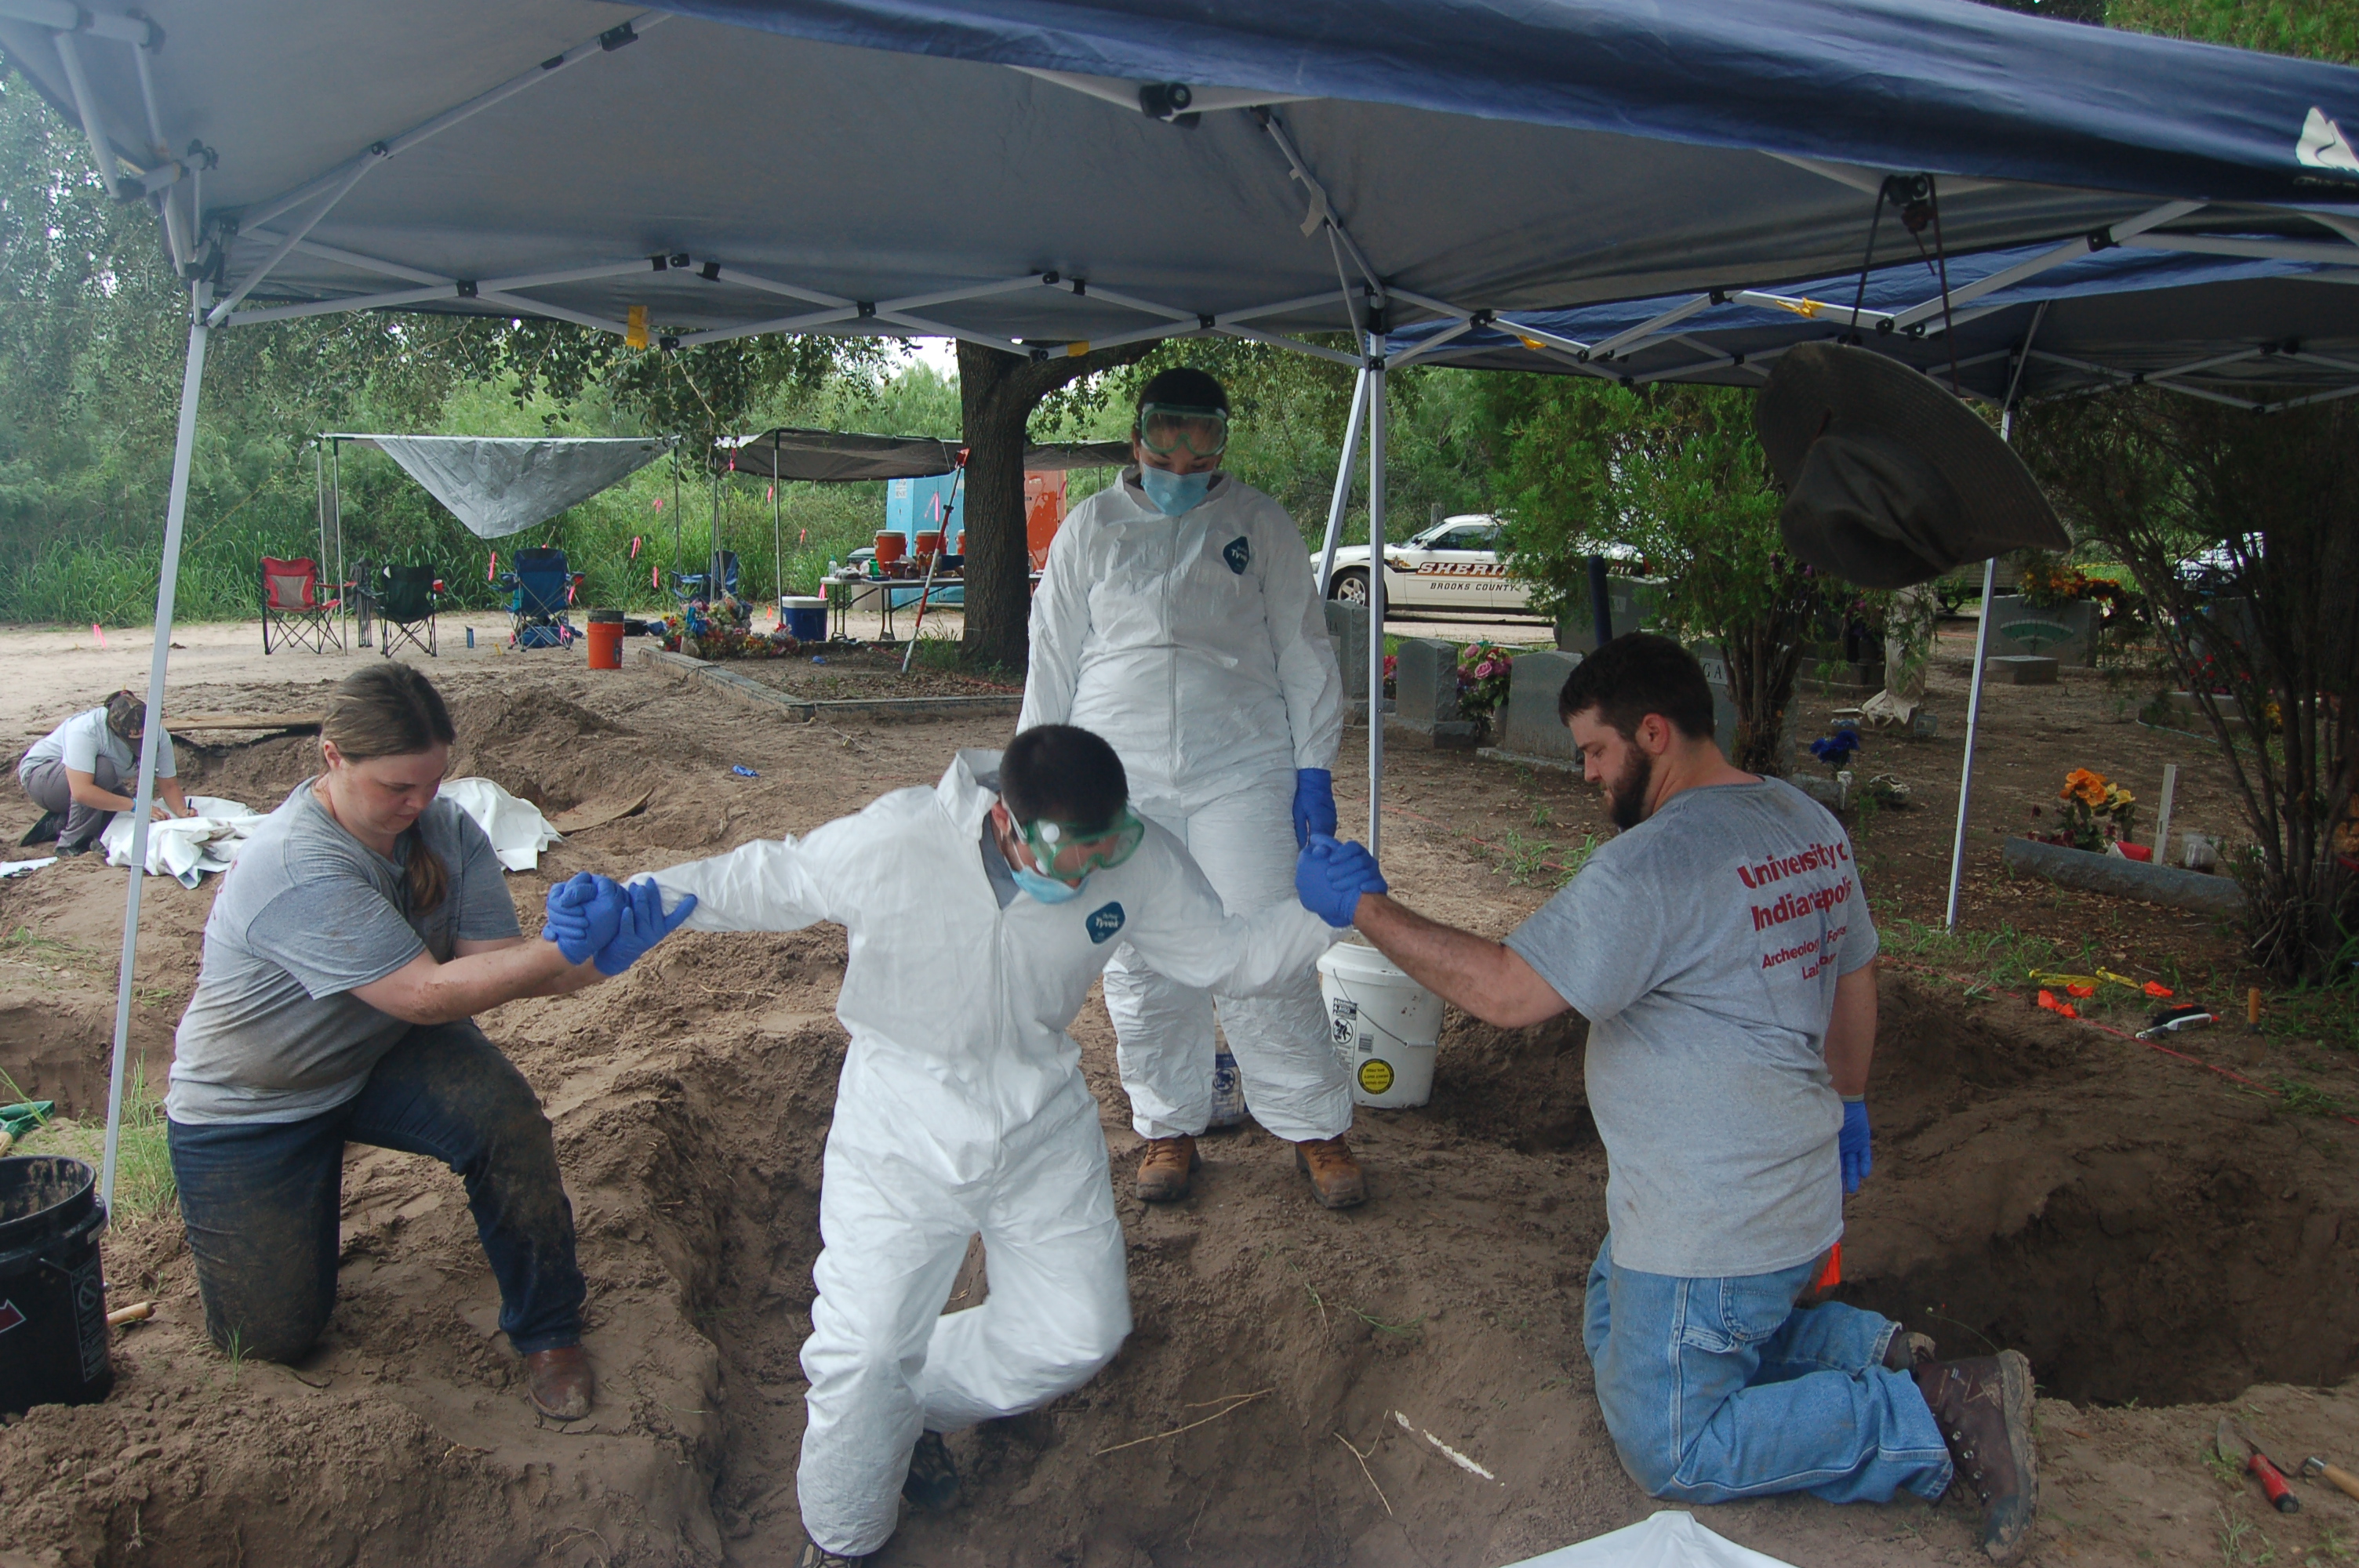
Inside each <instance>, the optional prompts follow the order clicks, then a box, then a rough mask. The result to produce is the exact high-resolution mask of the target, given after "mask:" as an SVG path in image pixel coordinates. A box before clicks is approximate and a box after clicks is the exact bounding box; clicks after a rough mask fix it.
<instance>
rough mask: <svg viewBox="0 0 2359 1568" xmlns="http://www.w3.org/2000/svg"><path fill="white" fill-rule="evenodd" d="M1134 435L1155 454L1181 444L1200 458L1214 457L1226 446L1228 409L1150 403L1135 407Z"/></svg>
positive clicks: (1166, 452) (1162, 455)
mask: <svg viewBox="0 0 2359 1568" xmlns="http://www.w3.org/2000/svg"><path fill="white" fill-rule="evenodd" d="M1138 438H1139V439H1140V440H1141V441H1143V442H1145V443H1146V445H1147V450H1148V451H1150V452H1153V453H1154V454H1155V455H1156V456H1157V457H1158V458H1168V457H1169V456H1170V455H1171V454H1172V453H1174V452H1176V451H1178V450H1180V449H1181V448H1182V447H1185V448H1186V449H1188V450H1189V451H1190V452H1192V453H1194V454H1195V455H1196V456H1197V457H1200V458H1217V457H1219V456H1220V455H1221V454H1222V453H1223V452H1224V451H1226V450H1228V447H1229V411H1228V410H1227V409H1225V408H1194V407H1183V406H1180V405H1179V404H1176V403H1150V404H1148V405H1147V406H1145V407H1144V408H1141V409H1140V410H1139V411H1138Z"/></svg>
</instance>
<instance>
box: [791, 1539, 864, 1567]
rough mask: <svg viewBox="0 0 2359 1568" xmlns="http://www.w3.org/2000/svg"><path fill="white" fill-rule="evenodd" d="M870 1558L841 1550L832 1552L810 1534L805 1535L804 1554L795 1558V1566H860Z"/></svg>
mask: <svg viewBox="0 0 2359 1568" xmlns="http://www.w3.org/2000/svg"><path fill="white" fill-rule="evenodd" d="M867 1561H868V1559H867V1558H865V1557H846V1556H845V1555H844V1554H843V1552H830V1551H828V1550H827V1549H826V1548H825V1547H823V1546H821V1544H820V1543H819V1542H818V1541H813V1540H812V1539H811V1538H810V1536H808V1535H807V1536H804V1537H803V1551H802V1555H801V1556H799V1557H798V1558H796V1559H795V1568H860V1565H861V1564H862V1563H865V1562H867Z"/></svg>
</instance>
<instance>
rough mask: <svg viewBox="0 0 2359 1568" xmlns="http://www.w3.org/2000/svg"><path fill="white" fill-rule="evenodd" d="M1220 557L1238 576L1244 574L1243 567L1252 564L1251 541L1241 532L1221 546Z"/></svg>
mask: <svg viewBox="0 0 2359 1568" xmlns="http://www.w3.org/2000/svg"><path fill="white" fill-rule="evenodd" d="M1221 559H1223V560H1224V561H1226V562H1228V563H1229V569H1230V570H1231V571H1233V572H1234V573H1236V574H1237V575H1238V576H1239V577H1243V576H1245V568H1247V567H1249V566H1251V565H1253V543H1252V541H1251V540H1249V539H1247V538H1246V537H1245V535H1242V534H1240V535H1237V536H1236V537H1235V538H1234V539H1232V540H1230V541H1229V542H1228V543H1227V544H1226V545H1224V546H1222V547H1221Z"/></svg>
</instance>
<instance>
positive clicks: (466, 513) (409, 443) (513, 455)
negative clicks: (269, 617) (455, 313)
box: [332, 436, 671, 539]
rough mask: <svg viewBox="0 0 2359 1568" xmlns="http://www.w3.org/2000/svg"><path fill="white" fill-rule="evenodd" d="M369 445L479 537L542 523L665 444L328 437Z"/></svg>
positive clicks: (651, 458) (666, 443) (622, 475)
mask: <svg viewBox="0 0 2359 1568" xmlns="http://www.w3.org/2000/svg"><path fill="white" fill-rule="evenodd" d="M332 439H333V438H332ZM341 439H344V440H348V441H351V442H352V443H353V445H355V446H373V447H375V448H376V449H377V450H379V451H381V452H383V453H384V454H385V455H386V457H389V458H391V459H392V460H394V461H395V462H397V463H399V464H400V465H401V468H402V471H403V472H405V473H407V474H408V475H409V477H410V478H412V479H414V480H416V481H418V482H419V484H421V485H424V486H425V487H426V492H427V493H428V494H429V495H431V496H433V497H434V499H435V500H437V501H439V502H440V503H442V504H443V505H445V506H447V507H449V508H450V509H451V515H452V516H453V517H456V518H457V519H458V520H459V521H460V522H462V523H463V524H466V525H467V529H468V532H470V533H472V534H473V535H475V536H476V537H477V538H479V539H496V538H499V537H500V536H501V535H506V534H516V533H521V532H523V531H524V530H525V529H527V528H529V527H531V526H532V525H533V524H536V523H545V522H547V521H549V519H550V518H551V517H554V516H556V515H557V514H559V513H560V512H562V511H564V510H565V509H566V508H567V507H569V506H571V505H573V504H574V503H577V502H582V501H587V500H589V499H590V498H591V497H592V496H593V495H595V494H597V493H598V492H600V491H602V490H604V489H605V488H606V487H607V486H609V485H612V484H615V483H618V482H620V481H623V480H625V479H626V478H628V477H629V476H630V475H632V474H634V473H636V472H637V471H638V470H641V469H643V468H645V467H647V465H648V464H649V463H651V462H653V461H655V460H657V459H658V458H659V457H662V456H663V455H664V454H665V453H666V452H668V451H669V450H671V443H670V442H669V441H658V440H605V439H589V438H568V439H558V438H552V439H549V440H545V441H543V440H527V439H509V438H496V437H479V436H360V437H342V438H341Z"/></svg>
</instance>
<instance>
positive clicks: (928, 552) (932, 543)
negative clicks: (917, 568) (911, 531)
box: [918, 532, 942, 561]
mask: <svg viewBox="0 0 2359 1568" xmlns="http://www.w3.org/2000/svg"><path fill="white" fill-rule="evenodd" d="M941 553H942V536H941V535H940V533H939V532H936V533H929V534H920V535H918V558H919V560H921V561H922V560H924V559H925V558H926V557H928V556H939V555H940V554H941Z"/></svg>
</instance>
